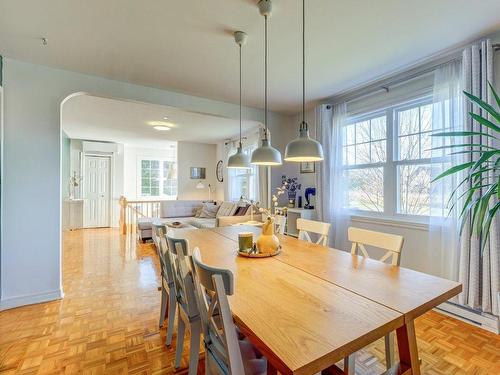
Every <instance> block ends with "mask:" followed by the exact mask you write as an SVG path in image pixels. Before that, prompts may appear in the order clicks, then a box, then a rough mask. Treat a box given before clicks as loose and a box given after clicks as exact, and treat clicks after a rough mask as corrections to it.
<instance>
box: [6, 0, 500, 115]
mask: <svg viewBox="0 0 500 375" xmlns="http://www.w3.org/2000/svg"><path fill="white" fill-rule="evenodd" d="M256 3H257V0H211V1H207V0H175V1H174V0H148V1H137V0H106V1H102V0H85V1H81V0H59V1H57V0H37V1H20V0H0V53H1V54H3V55H5V56H8V57H12V58H18V59H21V60H27V61H31V62H35V63H40V64H45V65H49V66H55V67H60V68H64V69H68V70H74V71H79V72H84V73H89V74H95V75H100V76H105V77H110V78H113V79H118V80H124V81H130V82H136V83H140V84H143V85H147V86H154V87H160V88H165V89H170V90H174V91H180V92H185V93H189V94H193V95H199V96H204V97H209V98H212V99H218V100H223V101H228V102H233V103H235V102H237V98H238V80H237V79H238V70H237V66H238V65H237V48H236V46H235V44H234V41H233V39H232V32H233V31H234V30H237V29H240V30H244V31H246V32H247V33H248V35H249V39H248V43H247V45H246V46H245V47H244V50H243V54H244V66H243V68H244V95H245V98H244V100H245V104H246V105H249V106H253V107H259V108H260V107H262V103H263V100H262V96H263V95H262V94H263V72H262V70H263V47H262V43H263V18H262V17H261V16H260V15H259V14H258V10H257V7H256ZM274 6H275V10H274V13H273V15H272V17H271V19H270V24H269V32H270V35H269V42H270V53H269V59H270V67H269V79H270V90H269V99H270V107H271V109H272V110H276V111H283V112H288V113H291V112H296V111H297V110H298V108H299V107H298V104H299V102H300V92H301V91H300V76H299V74H300V27H299V20H300V18H299V17H300V9H301V7H300V1H299V0H293V1H292V0H274ZM307 20H308V21H307V22H308V24H307V40H308V42H307V43H308V46H307V55H308V63H307V77H308V88H307V92H308V100H310V101H313V100H318V99H320V98H324V97H327V96H330V95H332V94H334V93H336V92H339V91H341V90H344V89H346V88H349V87H352V86H355V85H356V84H359V83H362V82H365V81H367V80H370V79H374V78H376V77H379V76H380V75H383V74H386V73H388V72H391V71H394V70H395V69H398V68H400V67H402V66H405V65H408V64H410V63H412V62H414V61H416V60H419V59H422V58H425V57H427V56H429V55H431V54H434V53H436V52H438V51H441V50H443V49H447V48H449V47H451V46H454V45H457V44H459V43H462V42H463V41H465V40H472V39H475V38H477V37H478V36H481V35H484V34H486V33H489V32H492V31H495V30H496V29H498V27H499V26H500V1H499V0H481V1H477V0H476V1H472V0H418V1H416V0H414V1H411V0H383V1H382V0H379V1H374V0H351V1H346V0H308V1H307ZM41 37H46V38H48V45H47V46H45V47H44V46H42V44H41V42H40V38H41Z"/></svg>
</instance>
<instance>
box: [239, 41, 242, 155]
mask: <svg viewBox="0 0 500 375" xmlns="http://www.w3.org/2000/svg"><path fill="white" fill-rule="evenodd" d="M239 46H240V148H242V145H241V43H240V44H239Z"/></svg>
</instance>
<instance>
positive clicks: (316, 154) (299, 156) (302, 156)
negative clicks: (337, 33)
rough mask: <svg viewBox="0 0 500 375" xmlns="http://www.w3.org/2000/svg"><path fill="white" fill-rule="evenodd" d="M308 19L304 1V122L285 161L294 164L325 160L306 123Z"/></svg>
mask: <svg viewBox="0 0 500 375" xmlns="http://www.w3.org/2000/svg"><path fill="white" fill-rule="evenodd" d="M305 66H306V17H305V0H302V122H301V123H300V128H299V137H298V138H296V139H294V140H293V141H291V142H290V143H289V144H287V145H286V149H285V160H286V161H293V162H314V161H321V160H323V158H324V157H323V147H322V146H321V143H319V142H318V141H316V140H314V139H311V138H310V137H309V127H308V125H307V122H306V69H305Z"/></svg>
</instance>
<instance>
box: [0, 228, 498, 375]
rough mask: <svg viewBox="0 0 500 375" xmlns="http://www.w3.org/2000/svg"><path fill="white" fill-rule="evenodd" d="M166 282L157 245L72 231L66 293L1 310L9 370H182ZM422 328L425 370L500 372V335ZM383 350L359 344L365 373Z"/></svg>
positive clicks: (439, 319)
mask: <svg viewBox="0 0 500 375" xmlns="http://www.w3.org/2000/svg"><path fill="white" fill-rule="evenodd" d="M158 285H159V280H158V262H157V260H156V258H155V252H154V250H153V247H152V245H150V244H146V245H138V244H137V243H136V241H135V238H133V237H128V238H127V237H126V236H122V235H120V234H119V232H118V230H115V229H92V230H81V231H75V232H67V233H65V234H64V251H63V286H64V292H65V297H64V299H62V300H60V301H55V302H49V303H42V304H37V305H32V306H26V307H21V308H17V309H12V310H7V311H3V312H1V313H0V373H1V374H58V373H68V374H69V373H75V374H76V373H82V374H104V373H106V374H120V373H121V374H127V373H129V374H136V373H137V374H138V373H141V374H173V373H174V369H173V358H174V353H175V344H174V345H173V347H172V348H166V347H165V346H164V340H165V330H164V329H158V311H159V302H160V293H159V292H158V290H157V286H158ZM416 328H417V336H418V343H419V349H420V357H421V358H422V372H423V373H424V374H431V375H434V374H500V337H499V336H497V335H494V334H492V333H489V332H485V331H483V330H481V329H478V328H475V327H472V326H470V325H468V324H466V323H463V322H460V321H458V320H455V319H452V318H448V317H445V316H443V315H441V314H438V313H436V312H429V313H428V314H426V315H425V316H423V317H421V318H420V319H418V320H417V322H416ZM174 342H175V341H174ZM186 349H187V348H186ZM383 350H384V344H383V341H382V340H379V341H378V342H376V343H374V344H373V345H371V346H370V347H369V348H366V349H365V350H363V351H362V352H360V353H358V357H357V373H359V374H377V373H380V372H382V371H383V370H384V367H385V366H384V363H383V358H384V352H383ZM185 352H186V353H187V350H186V351H185ZM186 364H187V358H184V361H183V368H181V369H180V371H177V373H180V374H184V373H186ZM199 373H203V364H202V363H200V370H199Z"/></svg>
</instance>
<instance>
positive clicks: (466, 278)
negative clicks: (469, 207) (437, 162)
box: [459, 40, 500, 316]
mask: <svg viewBox="0 0 500 375" xmlns="http://www.w3.org/2000/svg"><path fill="white" fill-rule="evenodd" d="M493 53H494V52H493V48H492V46H491V41H490V40H485V41H482V42H481V43H480V44H474V45H472V46H470V47H468V48H466V49H465V50H464V52H463V72H462V74H463V89H464V91H466V92H468V93H471V94H472V95H475V96H477V97H480V98H481V99H482V100H484V101H485V102H488V103H490V104H492V94H491V91H490V90H489V87H488V82H491V83H493ZM469 111H473V112H474V113H476V114H479V115H482V116H483V117H485V116H486V115H487V113H486V112H484V111H482V110H481V109H480V108H479V107H478V106H477V105H472V104H471V103H470V102H469V101H468V100H465V98H464V119H465V122H464V124H465V129H466V130H473V131H478V130H479V131H487V130H488V129H487V128H484V127H482V126H481V125H480V124H479V123H477V122H475V121H472V119H471V118H470V116H469V115H468V112H469ZM471 141H472V142H473V143H480V142H481V139H479V138H478V137H477V136H474V137H473V139H471ZM483 142H484V140H483ZM488 142H491V141H488ZM490 145H491V144H490ZM476 156H477V155H468V156H467V160H473V159H474V158H475V157H476ZM480 193H484V192H480ZM480 193H479V194H480ZM471 232H472V229H471V223H470V221H469V222H468V223H466V225H465V227H464V229H463V232H462V236H461V246H460V267H459V281H460V282H461V283H462V284H463V292H462V293H461V294H460V296H459V303H461V304H464V305H467V306H469V307H471V308H473V309H476V310H479V311H482V312H486V313H492V314H494V315H497V316H498V315H499V308H498V293H499V289H500V267H499V263H500V259H499V252H500V243H499V236H500V227H499V220H498V216H497V217H496V218H494V220H493V221H492V226H491V231H490V236H489V240H488V243H487V244H486V246H485V248H484V251H483V253H481V249H480V245H479V239H478V238H477V236H475V235H474V234H473V235H472V237H471Z"/></svg>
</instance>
